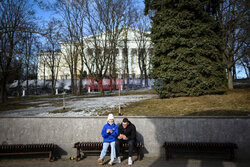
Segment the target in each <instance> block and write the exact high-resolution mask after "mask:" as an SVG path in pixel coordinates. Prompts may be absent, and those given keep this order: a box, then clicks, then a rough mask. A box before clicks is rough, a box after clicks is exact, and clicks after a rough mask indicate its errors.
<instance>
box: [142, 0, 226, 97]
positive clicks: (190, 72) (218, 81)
mask: <svg viewBox="0 0 250 167" xmlns="http://www.w3.org/2000/svg"><path fill="white" fill-rule="evenodd" d="M217 7H218V3H217V1H212V0H146V1H145V13H146V14H148V11H150V12H151V15H152V16H151V19H152V29H151V35H150V36H151V40H152V42H153V45H154V55H153V57H152V64H153V69H152V70H151V74H150V75H151V77H153V78H161V79H162V80H163V88H162V89H158V90H157V92H158V94H159V95H160V97H161V98H165V97H177V96H199V95H204V94H210V93H216V92H218V91H221V90H224V89H225V87H226V73H225V65H224V64H223V58H222V54H223V49H222V48H223V39H221V37H220V35H221V32H222V28H221V27H222V26H221V24H220V22H219V21H216V19H215V16H214V14H215V13H216V12H217V11H216V10H217Z"/></svg>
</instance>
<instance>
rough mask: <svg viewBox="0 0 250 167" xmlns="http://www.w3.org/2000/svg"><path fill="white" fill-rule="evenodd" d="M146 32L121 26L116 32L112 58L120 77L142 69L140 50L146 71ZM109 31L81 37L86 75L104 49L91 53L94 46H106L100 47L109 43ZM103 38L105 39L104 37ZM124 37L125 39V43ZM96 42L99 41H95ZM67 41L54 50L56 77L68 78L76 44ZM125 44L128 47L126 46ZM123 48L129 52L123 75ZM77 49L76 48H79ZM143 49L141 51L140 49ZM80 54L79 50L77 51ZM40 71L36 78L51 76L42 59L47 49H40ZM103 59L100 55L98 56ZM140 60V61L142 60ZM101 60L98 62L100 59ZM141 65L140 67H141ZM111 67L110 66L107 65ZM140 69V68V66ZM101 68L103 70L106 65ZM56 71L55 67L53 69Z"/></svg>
mask: <svg viewBox="0 0 250 167" xmlns="http://www.w3.org/2000/svg"><path fill="white" fill-rule="evenodd" d="M146 34H148V33H146V32H141V31H139V30H136V29H133V28H123V29H120V31H119V35H118V40H116V41H117V43H116V44H117V45H116V49H115V53H116V54H117V55H116V58H115V61H116V63H115V66H116V72H115V73H116V75H117V76H118V77H119V78H120V77H125V76H126V77H128V76H129V77H139V76H140V75H141V70H140V67H142V65H141V64H142V63H140V62H139V60H141V58H142V57H140V56H138V55H139V52H140V53H144V54H143V55H144V56H143V58H144V57H145V59H144V63H145V67H146V70H147V73H148V71H149V69H150V68H151V64H150V58H151V56H152V54H153V50H152V44H151V40H150V38H149V37H147V36H145V35H146ZM107 37H108V34H106V33H100V34H97V35H95V36H88V37H85V38H83V39H84V40H83V41H84V44H83V45H84V51H83V52H81V53H82V54H84V58H85V60H84V62H85V63H86V64H84V65H83V69H84V71H86V72H87V74H89V73H90V71H92V72H93V71H96V69H97V66H96V65H98V64H97V63H96V62H95V59H96V58H97V57H99V56H103V54H104V51H103V49H102V50H101V51H100V53H99V55H98V56H97V55H95V56H97V57H95V56H93V54H94V53H95V49H96V48H97V47H96V46H97V45H98V46H100V48H105V47H103V46H106V47H109V44H110V42H109V41H108V40H107ZM105 39H106V40H105ZM125 39H126V41H127V42H124V41H125ZM95 42H97V43H98V44H96V43H95ZM73 45H74V46H75V47H73ZM73 45H72V44H70V43H68V42H60V46H61V51H60V52H57V53H56V54H58V56H60V59H58V60H57V61H56V62H59V63H58V67H56V68H58V77H57V78H58V79H70V68H69V65H68V63H69V60H70V59H72V58H71V57H70V56H71V55H74V53H73V52H74V51H75V48H76V45H75V44H73ZM125 45H126V46H127V47H125ZM125 48H127V55H128V69H129V70H128V72H129V73H128V74H125V55H126V52H125V50H126V49H125ZM79 50H80V49H78V51H79ZM142 51H143V52H142ZM78 54H80V53H78ZM38 55H39V70H38V79H44V78H45V79H51V72H50V68H49V67H48V65H47V63H46V62H45V60H46V57H48V56H49V54H48V52H42V53H39V54H38ZM99 58H103V57H99ZM77 61H78V62H77V63H78V64H77V68H78V69H77V78H78V77H79V76H78V75H79V74H80V72H79V71H80V69H81V67H82V66H81V56H78V57H77ZM101 61H106V59H101ZM141 61H142V60H141ZM100 63H101V62H100ZM140 65H141V66H140ZM110 66H111V65H110ZM141 69H142V68H141ZM103 70H106V69H105V68H104V69H103ZM55 71H57V69H56V70H55ZM111 73H112V72H111V71H110V70H109V69H107V74H111Z"/></svg>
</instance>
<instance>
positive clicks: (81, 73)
mask: <svg viewBox="0 0 250 167" xmlns="http://www.w3.org/2000/svg"><path fill="white" fill-rule="evenodd" d="M82 79H83V72H82V71H80V76H79V84H78V91H77V95H78V96H79V95H81V93H82V91H81V90H82Z"/></svg>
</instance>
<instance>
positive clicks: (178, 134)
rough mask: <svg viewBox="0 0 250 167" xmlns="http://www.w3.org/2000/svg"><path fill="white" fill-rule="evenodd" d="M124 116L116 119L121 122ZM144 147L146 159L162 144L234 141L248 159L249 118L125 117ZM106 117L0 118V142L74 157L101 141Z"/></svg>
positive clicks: (158, 152)
mask: <svg viewBox="0 0 250 167" xmlns="http://www.w3.org/2000/svg"><path fill="white" fill-rule="evenodd" d="M122 118H123V117H115V122H116V123H120V122H121V120H122ZM128 118H129V120H130V121H131V122H132V123H133V124H134V125H135V126H136V128H137V132H138V134H137V137H138V139H139V140H141V141H142V142H143V143H144V144H145V150H144V153H145V156H164V152H163V148H162V145H163V143H164V142H165V141H182V142H186V141H191V142H193V141H200V142H233V143H236V144H237V145H238V147H239V149H238V150H237V151H236V156H237V158H240V159H245V158H248V157H250V149H249V148H250V117H128ZM106 119H107V118H106V117H1V118H0V127H1V128H0V142H1V144H2V143H6V142H7V143H8V144H30V143H55V144H57V145H58V148H59V149H58V150H59V151H58V152H57V153H56V154H58V155H59V154H60V155H62V157H69V156H75V155H76V150H75V149H73V148H72V147H73V144H74V143H75V142H77V141H102V137H101V129H102V127H103V125H104V124H105V123H106Z"/></svg>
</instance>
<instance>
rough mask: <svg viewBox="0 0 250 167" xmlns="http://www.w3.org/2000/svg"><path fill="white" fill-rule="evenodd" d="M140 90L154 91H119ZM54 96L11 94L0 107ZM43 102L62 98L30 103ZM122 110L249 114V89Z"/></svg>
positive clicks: (10, 107)
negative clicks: (19, 96) (15, 96)
mask: <svg viewBox="0 0 250 167" xmlns="http://www.w3.org/2000/svg"><path fill="white" fill-rule="evenodd" d="M142 94H155V92H154V91H153V90H150V91H146V92H129V91H128V92H123V93H121V95H142ZM109 96H117V95H109ZM55 97H58V96H43V97H25V98H11V99H9V101H8V103H5V104H1V103H0V111H7V110H15V109H25V108H29V107H31V105H30V104H28V102H34V101H37V100H39V99H43V98H55ZM59 97H61V96H59ZM95 97H100V96H95ZM75 98H76V100H80V99H81V98H86V96H78V97H74V98H73V99H75ZM89 98H93V97H89ZM73 99H70V100H73ZM67 100H68V99H65V101H67ZM26 103H27V104H26ZM42 103H46V104H49V105H51V106H55V107H62V106H63V102H62V100H61V99H60V100H49V101H47V102H45V101H43V102H41V103H36V104H32V107H37V106H38V105H40V104H42ZM70 110H72V108H66V109H65V110H63V109H59V110H54V111H51V112H50V113H64V112H68V111H70ZM104 110H106V108H105V107H104V108H101V109H100V110H97V113H98V115H107V114H108V113H109V112H102V111H104ZM75 112H80V110H76V111H75ZM111 113H113V114H114V115H118V114H117V113H118V108H116V109H113V110H112V111H111ZM121 113H122V114H123V115H124V116H246V115H249V114H250V89H234V90H232V91H228V92H226V93H225V94H220V95H204V96H199V97H178V98H170V99H159V98H153V99H148V100H143V101H138V102H133V103H130V104H126V105H125V106H122V108H121Z"/></svg>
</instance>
